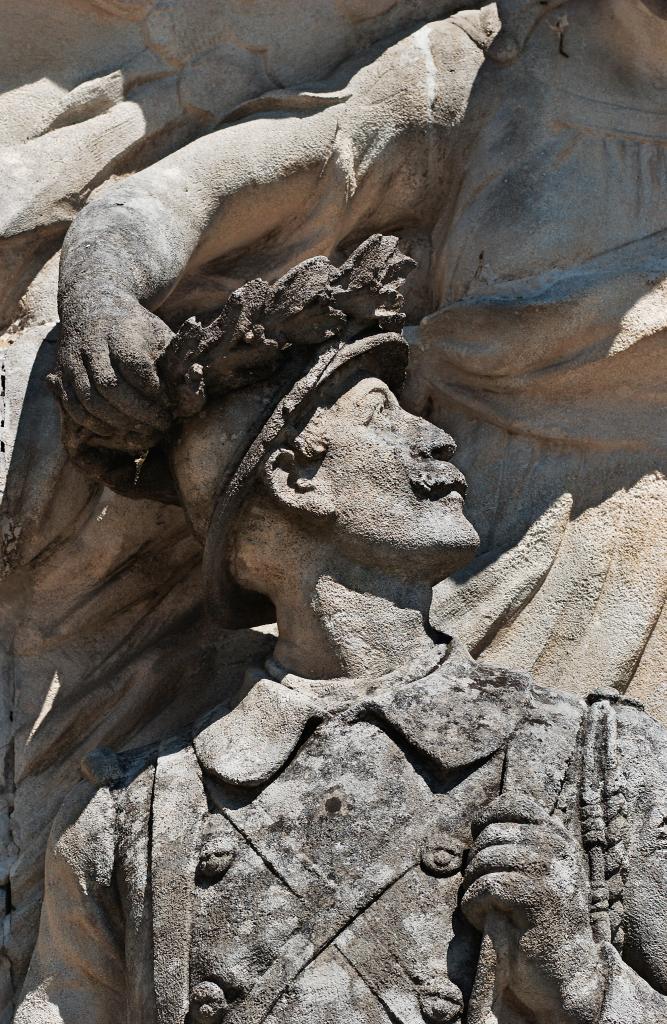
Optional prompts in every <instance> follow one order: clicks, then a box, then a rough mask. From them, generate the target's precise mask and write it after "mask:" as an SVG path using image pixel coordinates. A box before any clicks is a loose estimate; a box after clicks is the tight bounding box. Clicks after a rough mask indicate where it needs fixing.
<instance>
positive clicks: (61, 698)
mask: <svg viewBox="0 0 667 1024" xmlns="http://www.w3.org/2000/svg"><path fill="white" fill-rule="evenodd" d="M461 6H462V5H460V4H457V3H455V2H454V0H311V2H309V3H307V4H303V3H297V2H293V0H289V3H288V0H266V2H265V3H262V4H260V5H258V4H249V3H246V2H242V0H229V2H226V3H225V4H220V3H218V2H213V3H204V2H200V0H152V2H151V0H147V2H144V0H137V2H130V0H59V3H58V4H55V5H54V4H52V3H50V2H48V0H20V2H16V0H10V4H9V7H8V15H7V17H6V18H5V25H3V33H2V38H0V50H1V51H2V55H3V61H2V66H3V72H4V81H5V82H6V84H7V85H8V86H9V88H8V90H7V91H6V92H5V93H3V95H2V96H1V97H0V127H1V128H2V129H3V130H4V131H5V134H4V136H3V143H5V145H3V147H2V150H1V151H0V164H1V166H2V168H3V174H2V181H3V188H4V201H3V204H2V223H1V224H0V264H1V266H2V274H3V290H2V295H1V296H0V307H1V309H0V325H1V326H2V329H3V330H4V329H5V328H6V334H5V335H3V337H2V338H0V406H2V408H1V409H0V432H1V434H2V437H1V438H0V489H1V490H2V492H3V493H2V500H1V504H0V537H1V538H2V551H1V556H2V559H1V563H0V569H1V575H2V579H1V581H0V611H1V612H2V648H3V650H2V664H3V691H2V702H1V704H0V742H1V743H2V746H3V749H6V750H7V755H6V757H5V759H4V762H3V781H2V790H1V792H0V855H1V856H0V883H2V886H3V891H4V905H5V906H6V909H7V912H8V914H9V912H10V911H11V918H9V917H7V919H5V920H4V925H3V946H2V953H1V955H0V1020H2V1024H6V1021H7V1018H8V1016H9V1015H11V1003H12V993H15V992H16V991H17V990H18V988H19V987H20V985H21V982H22V979H23V977H24V974H25V971H26V969H27V965H28V962H29V958H30V955H31V952H32V948H33V945H34V941H35V936H36V930H37V924H38V918H39V909H40V900H41V891H42V878H43V855H44V847H45V844H46V837H47V835H48V832H49V828H50V825H51V821H52V818H53V816H54V814H55V812H56V809H57V807H58V806H59V804H60V801H61V799H62V797H63V795H64V794H65V793H66V792H67V791H68V790H69V788H70V787H71V785H72V784H73V783H74V781H75V780H76V778H77V775H78V764H79V761H80V759H81V757H82V756H83V755H85V754H86V752H87V751H89V750H90V749H92V748H94V747H96V746H99V745H100V744H108V745H111V746H113V747H114V748H115V749H120V748H123V747H131V746H134V745H136V744H140V743H144V742H148V741H152V740H153V739H154V738H155V737H156V736H159V735H163V734H167V733H169V732H170V731H175V730H177V729H178V728H179V727H181V726H182V725H183V724H184V723H185V721H187V719H188V718H189V717H191V716H192V715H193V714H197V713H199V712H200V711H202V710H203V709H204V708H206V707H208V706H209V705H210V704H211V702H212V701H213V700H214V699H215V687H214V684H213V681H214V680H216V679H217V678H218V671H219V670H222V671H223V674H225V676H226V677H227V678H229V680H230V686H231V685H232V684H235V682H236V681H237V679H238V676H239V675H240V674H241V672H242V667H243V666H244V665H245V664H246V663H247V661H248V660H249V659H252V658H260V659H261V657H262V655H263V654H264V653H265V652H266V648H267V643H268V641H267V640H266V638H265V637H264V636H263V635H261V634H258V633H257V632H254V631H251V630H247V631H245V632H244V633H243V634H240V633H239V634H237V635H236V636H234V637H233V638H230V637H228V636H225V635H219V634H213V635H212V636H209V637H203V636H202V625H201V623H202V616H201V600H202V588H201V574H200V565H201V549H200V545H199V544H198V542H197V541H196V539H195V537H194V536H193V535H192V533H191V530H190V528H189V526H188V524H187V522H186V520H185V518H184V515H183V512H182V509H181V508H180V507H179V506H178V505H174V504H169V503H167V502H165V501H161V502H160V503H158V502H156V501H154V500H153V499H152V498H146V500H142V501H135V500H132V499H129V498H126V497H124V496H123V495H122V494H120V493H119V492H118V491H112V490H110V488H109V487H106V486H103V485H102V484H100V483H99V480H100V478H101V477H100V475H98V476H97V477H96V476H95V475H94V474H92V475H91V473H90V472H81V471H80V470H79V469H77V467H76V466H75V465H74V463H73V462H72V460H71V459H70V458H68V457H67V456H66V454H65V452H64V450H63V446H62V444H61V442H60V434H59V428H58V417H57V409H56V404H55V403H54V402H53V400H52V397H51V396H50V394H49V393H48V391H47V388H46V385H45V380H46V376H47V374H48V373H49V372H53V371H54V370H56V369H57V367H56V366H55V365H54V364H55V360H56V355H57V351H58V348H59V341H58V338H59V336H60V332H61V331H62V335H63V339H64V340H63V344H62V350H61V361H62V366H63V369H64V370H66V380H65V387H66V389H67V391H68V394H70V395H71V397H72V398H73V399H76V400H77V401H78V402H79V403H80V404H81V403H82V402H83V408H84V409H86V406H87V407H88V408H87V411H86V415H90V414H92V415H93V416H95V412H96V411H97V412H98V413H101V415H102V420H103V421H104V424H105V429H110V430H111V434H110V435H109V436H111V438H112V440H113V441H114V443H115V444H118V443H121V442H123V437H125V438H127V436H128V435H132V434H133V435H134V436H133V437H131V440H132V442H133V444H134V457H135V458H138V459H139V460H141V458H142V456H143V453H144V451H145V446H146V445H147V444H148V445H150V442H151V440H152V439H153V437H157V436H158V435H161V432H162V431H163V429H165V427H166V424H167V422H168V421H169V419H170V416H171V413H170V406H169V403H170V402H171V401H172V398H171V397H170V396H168V395H167V389H166V383H165V377H164V373H165V369H164V364H163V363H160V364H159V365H158V367H157V370H156V367H155V366H154V360H155V358H156V357H157V356H158V353H159V351H160V350H161V347H162V346H164V345H168V344H169V342H170V341H171V338H172V332H173V331H174V330H176V329H178V327H179V326H180V324H181V322H182V320H183V318H184V317H185V316H189V315H190V314H193V313H194V314H197V315H199V316H202V317H205V316H207V315H208V314H210V313H212V312H213V311H215V310H217V309H218V308H219V307H220V306H221V304H222V303H223V301H224V300H225V299H226V298H227V297H228V295H229V294H230V293H231V292H232V291H233V290H234V289H235V288H237V287H238V286H239V285H241V284H242V283H243V282H244V281H246V280H249V279H251V278H253V277H257V276H261V277H263V278H266V279H267V280H270V281H275V280H276V279H277V278H278V277H279V276H280V275H281V274H283V273H284V272H285V271H286V270H287V269H288V268H290V267H292V266H294V265H295V264H296V263H297V262H298V261H299V260H302V259H304V258H306V257H309V256H312V255H315V254H321V253H323V254H325V255H327V256H329V257H331V258H332V260H333V261H334V262H335V263H336V264H340V263H342V262H344V260H345V259H346V258H347V257H348V256H349V254H350V252H351V251H352V250H353V249H354V247H355V246H356V244H357V243H358V242H359V240H360V239H362V238H365V237H367V236H368V235H369V234H370V233H371V232H374V231H385V230H386V231H392V232H395V233H396V234H398V235H399V236H400V239H401V244H402V248H403V249H404V250H405V251H407V252H409V253H410V254H411V255H412V256H413V257H414V258H415V259H416V260H417V262H418V265H419V269H418V270H417V271H416V272H415V273H414V274H412V275H411V278H410V280H409V282H408V287H407V290H406V312H407V314H408V322H409V327H408V328H407V329H406V331H405V334H406V337H408V339H409V341H410V344H411V350H412V355H411V362H410V366H411V369H410V376H409V380H408V382H407V386H406V389H405V391H404V393H403V399H402V400H403V404H404V405H405V407H406V408H407V409H409V410H410V411H412V412H420V413H423V414H424V415H425V416H426V418H428V419H430V420H432V421H434V422H435V423H437V424H439V425H440V426H441V427H443V428H445V429H447V430H448V431H451V432H452V433H454V434H455V436H456V437H457V438H458V439H459V441H460V442H461V446H460V451H459V453H458V454H457V456H456V457H455V458H456V461H457V465H458V466H459V467H460V468H461V469H462V470H463V471H464V472H465V474H466V476H467V478H468V480H469V482H470V494H469V497H468V508H469V514H470V517H471V519H472V521H473V522H474V523H475V526H476V529H477V530H478V532H479V534H480V537H481V545H480V550H479V553H478V555H477V556H476V557H475V559H473V561H472V562H471V563H470V564H469V565H468V566H466V567H464V568H463V569H462V570H460V571H459V572H457V573H455V574H453V575H452V576H451V577H449V578H448V579H447V580H445V581H444V582H443V583H442V584H440V585H439V586H438V587H436V589H435V592H434V599H433V605H432V622H433V624H434V626H437V627H438V628H440V629H441V630H443V631H444V632H455V633H456V634H457V635H460V636H461V637H462V638H464V640H465V641H466V643H467V644H468V645H469V647H470V649H471V651H472V652H473V654H474V655H475V656H476V657H478V658H480V659H481V660H482V661H483V660H485V659H488V660H489V662H491V663H494V664H499V665H503V666H505V667H509V668H517V667H520V668H522V669H525V670H527V671H530V672H531V674H532V676H533V677H534V679H535V680H536V681H537V682H539V683H541V684H544V685H548V686H553V687H555V688H557V689H563V690H565V691H569V692H574V693H576V694H578V695H580V696H583V695H586V694H587V693H589V692H591V691H592V690H593V689H595V688H596V687H597V686H599V685H601V684H604V685H606V686H610V687H613V688H614V689H616V690H617V691H618V692H622V693H627V694H628V695H630V696H633V697H637V698H640V699H641V700H642V701H643V702H644V703H645V705H646V707H647V708H648V709H649V710H650V711H651V713H652V714H653V715H654V716H655V717H657V718H659V719H661V720H662V721H664V720H665V710H664V708H665V693H666V692H667V691H666V690H665V683H664V663H665V657H666V654H667V631H666V628H665V626H666V623H667V617H666V615H665V611H664V599H665V593H666V592H667V578H666V574H665V566H666V565H667V554H666V553H665V537H666V536H667V533H666V531H665V529H664V518H665V512H664V509H665V481H664V466H665V431H664V428H663V422H664V415H665V399H664V395H665V394H666V393H667V390H666V389H665V356H664V352H665V351H666V349H665V323H666V322H665V309H666V308H667V304H666V302H665V245H664V241H665V239H664V233H665V226H666V223H667V210H666V208H665V190H664V187H663V184H662V183H663V180H664V177H665V151H666V150H665V139H666V138H667V118H666V117H665V112H664V101H663V96H664V93H665V87H666V86H667V81H666V80H665V79H666V75H665V63H664V52H665V47H666V46H667V40H666V32H667V19H666V17H665V14H666V11H665V5H664V2H663V0H567V2H557V0H548V2H543V0H499V3H498V4H497V5H496V4H490V5H486V6H483V7H482V8H481V9H477V8H478V7H479V4H478V3H473V4H472V5H471V9H469V10H459V9H458V8H460V7H461ZM35 25H37V26H39V29H38V31H35V27H34V26H35ZM306 40H307V45H306ZM322 76H326V77H324V79H322ZM316 79H319V80H316ZM24 83H25V84H24ZM17 86H20V88H18V87H17ZM192 140H196V141H192ZM163 158H165V159H163ZM135 172H138V173H135ZM80 210H82V212H81V214H80V215H79V211H80ZM75 216H76V223H75V226H74V228H73V230H72V232H71V233H70V234H69V236H68V240H67V243H66V245H65V247H64V249H63V250H62V260H61V264H62V272H61V298H60V313H61V314H62V325H58V324H56V321H57V319H58V317H59V312H58V310H57V306H56V286H57V281H58V264H59V260H60V256H61V252H60V246H61V244H62V240H63V237H64V234H65V231H66V229H67V227H68V226H69V224H70V223H71V222H72V220H73V219H74V218H75ZM107 356H109V357H110V359H111V362H112V367H113V374H114V375H115V376H113V377H112V376H111V372H110V370H109V365H108V363H107ZM156 374H157V376H156ZM114 402H115V404H114ZM109 417H111V419H112V423H111V424H109V423H108V419H109ZM137 417H138V419H137ZM137 427H139V429H137ZM99 428H100V424H99V423H98V424H97V426H96V428H95V429H96V430H97V432H98V433H99ZM112 435H113V436H112ZM123 443H124V442H123ZM116 450H118V449H116ZM89 455H90V453H89ZM90 468H91V467H90V466H89V467H88V469H90ZM153 470H154V471H155V477H156V478H158V477H160V475H161V474H160V472H159V467H157V465H154V466H153V467H151V466H150V465H149V464H148V463H145V464H144V465H143V467H142V471H141V473H140V475H139V479H140V482H141V483H142V484H144V485H145V486H146V491H145V493H146V494H148V493H150V491H149V487H148V485H149V483H150V479H151V473H152V472H153ZM125 472H127V471H125ZM131 472H132V473H133V472H134V467H132V469H131ZM162 478H163V479H164V477H162ZM102 479H103V478H102ZM116 484H118V480H117V479H116ZM135 490H136V489H135ZM153 495H154V497H161V498H163V499H164V498H167V497H169V495H168V494H164V493H163V494H162V495H158V492H157V490H155V491H153ZM185 673H188V675H189V677H190V678H192V679H193V686H192V691H191V696H190V701H189V702H188V703H187V704H184V703H183V701H182V700H181V697H180V687H181V680H182V678H183V675H184V674H185ZM2 1007H4V1008H5V1010H4V1017H3V1016H2V1009H1V1008H2Z"/></svg>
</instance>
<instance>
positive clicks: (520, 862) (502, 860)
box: [462, 843, 550, 891]
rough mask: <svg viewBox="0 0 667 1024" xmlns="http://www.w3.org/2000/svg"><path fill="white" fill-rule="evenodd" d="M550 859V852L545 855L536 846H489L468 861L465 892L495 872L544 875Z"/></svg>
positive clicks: (508, 844)
mask: <svg viewBox="0 0 667 1024" xmlns="http://www.w3.org/2000/svg"><path fill="white" fill-rule="evenodd" d="M549 859H550V852H549V853H547V854H545V853H543V852H542V851H541V850H539V849H536V848H535V847H534V846H524V845H520V844H517V843H502V844H501V845H497V846H488V847H487V848H486V849H484V850H480V851H479V852H478V853H477V854H475V856H474V857H472V858H471V859H470V860H469V861H468V866H467V868H466V873H465V878H464V880H463V887H462V888H463V891H465V890H466V889H467V888H469V887H470V886H471V885H472V884H473V883H474V882H476V881H477V879H478V878H481V876H482V875H484V874H488V873H491V872H495V871H522V872H524V874H536V875H543V874H544V872H545V870H546V869H547V861H548V860H549Z"/></svg>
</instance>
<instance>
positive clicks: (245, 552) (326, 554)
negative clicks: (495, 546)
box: [214, 374, 478, 593]
mask: <svg viewBox="0 0 667 1024" xmlns="http://www.w3.org/2000/svg"><path fill="white" fill-rule="evenodd" d="M454 450H455V445H454V442H453V440H452V438H451V437H450V436H449V435H448V434H446V433H445V432H444V431H442V430H440V429H439V428H437V427H435V426H433V424H431V423H429V422H428V421H426V420H424V419H421V418H420V417H416V416H412V415H410V414H409V413H407V412H406V411H405V410H404V409H402V408H401V406H400V404H399V401H398V399H397V398H396V396H395V395H394V394H393V392H392V390H391V388H390V387H389V385H388V384H387V383H386V382H385V381H383V380H382V379H380V378H379V377H375V376H368V375H364V376H358V375H354V374H352V375H351V377H348V378H347V379H346V378H345V377H343V379H342V380H339V381H334V382H333V387H332V388H330V389H328V393H326V394H324V395H322V396H320V397H319V400H318V401H317V404H316V406H315V408H314V410H313V412H312V415H311V416H310V418H309V419H308V420H307V422H306V423H305V425H303V426H302V427H301V428H300V429H295V430H294V431H293V433H292V435H291V436H288V437H286V438H284V439H283V440H282V441H281V443H280V444H279V445H276V446H274V447H273V448H272V450H271V451H270V453H269V454H268V457H267V458H266V459H265V460H264V461H263V463H262V465H261V467H260V469H259V471H258V472H257V475H256V478H255V483H254V486H253V488H252V490H251V493H250V494H249V496H248V498H247V500H246V502H245V504H244V507H243V509H242V510H241V514H240V515H238V516H237V518H236V521H235V523H234V526H233V544H232V550H231V572H232V575H233V576H234V578H235V579H236V582H237V583H239V584H240V585H241V586H243V587H244V588H246V589H248V588H252V589H257V588H259V589H262V588H263V584H264V585H265V586H264V589H265V592H269V593H270V591H271V578H270V577H271V575H274V574H276V573H284V572H285V571H288V572H289V571H291V572H292V573H293V572H294V570H295V568H296V570H297V572H298V571H299V568H300V567H301V568H302V570H303V574H304V575H305V576H306V577H307V576H308V573H309V569H310V570H311V571H312V570H313V569H314V568H315V567H316V565H317V566H319V567H320V568H322V567H325V569H329V570H330V571H331V572H332V573H335V572H336V570H337V569H341V570H344V571H345V570H348V571H349V568H350V566H354V567H358V568H359V569H361V570H362V576H363V571H364V570H370V571H371V572H373V573H377V572H378V571H385V572H387V573H391V574H392V575H396V576H400V577H401V578H403V579H404V580H406V582H414V583H418V584H419V583H426V584H429V585H430V586H433V584H435V583H437V582H438V581H440V580H442V579H444V578H445V577H446V576H448V575H449V574H450V573H452V572H453V571H454V570H456V569H458V568H460V566H461V565H463V564H465V562H467V561H468V560H469V558H470V557H471V554H472V553H473V552H474V551H475V549H476V546H477V543H478V538H477V534H476V533H475V531H474V530H473V528H472V526H471V525H470V523H469V522H468V520H467V519H466V518H465V515H464V513H463V501H464V497H465V490H466V484H465V479H464V477H463V475H462V474H461V473H460V472H459V471H458V470H457V469H456V468H455V467H454V466H453V465H452V464H451V462H450V461H449V459H450V458H451V456H452V454H453V453H454ZM308 563H310V565H309V564H308ZM214 571H215V570H214ZM282 582H283V584H284V582H285V581H284V580H283V581H282Z"/></svg>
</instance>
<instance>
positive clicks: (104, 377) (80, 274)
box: [60, 23, 481, 451]
mask: <svg viewBox="0 0 667 1024" xmlns="http://www.w3.org/2000/svg"><path fill="white" fill-rule="evenodd" d="M434 49H437V50H438V53H440V54H441V55H442V54H445V55H446V56H447V60H446V61H444V60H443V61H442V63H443V64H447V65H448V66H447V68H446V71H447V74H444V73H440V72H439V71H438V66H436V64H437V61H436V57H437V54H436V57H434ZM472 51H474V55H473V57H472V58H471V53H472ZM477 54H478V51H477V50H476V49H475V47H474V46H473V44H472V43H471V42H470V40H468V39H467V37H466V36H465V35H464V34H463V33H462V32H461V30H460V29H457V28H456V27H454V26H451V25H449V24H447V23H442V24H441V25H440V26H432V27H430V29H429V35H428V36H425V35H424V34H423V31H422V32H420V33H417V34H415V35H414V36H412V37H409V38H407V39H405V40H403V41H401V42H400V43H398V44H397V45H396V46H394V47H391V48H390V49H388V50H386V51H385V52H384V53H383V54H382V55H381V56H380V57H378V58H377V59H376V60H375V61H374V62H373V63H372V64H370V65H369V66H367V67H365V68H363V69H362V70H361V71H359V72H357V73H356V74H354V75H352V77H351V79H350V81H349V83H348V85H347V86H346V88H345V90H344V92H343V93H338V94H334V95H332V96H331V97H330V100H331V104H330V105H329V106H327V107H326V108H325V109H320V110H318V111H316V112H315V113H312V112H304V110H298V109H296V110H293V111H291V112H290V111H289V110H288V111H284V110H283V111H282V112H278V111H273V112H272V113H269V114H268V115H267V114H265V115H263V116H261V117H259V118H256V119H254V120H249V121H245V122H241V123H240V124H237V125H233V126H230V127H227V128H224V129H222V130H221V131H218V132H216V133H213V134H211V135H208V136H205V137H203V138H201V139H198V140H197V141H196V142H193V143H191V144H190V145H189V146H186V147H185V148H184V149H182V150H181V151H179V152H177V153H175V154H173V155H172V156H169V157H167V158H166V159H165V160H162V161H160V162H159V163H157V164H155V165H154V166H152V167H150V168H148V169H147V170H145V171H142V172H140V173H139V174H137V175H135V176H133V177H132V178H131V179H129V180H127V181H125V182H122V183H120V184H118V185H116V186H114V187H111V188H109V189H108V190H106V191H105V192H104V193H103V195H101V196H100V197H99V198H97V199H95V200H93V201H92V202H91V203H90V204H89V206H88V207H86V209H84V210H83V212H82V213H81V214H80V215H79V216H78V218H77V219H76V221H75V223H74V225H73V227H72V228H71V229H70V232H69V234H68V236H67V239H66V243H65V246H64V250H63V259H62V270H61V282H60V312H61V319H62V324H63V340H62V343H61V351H60V397H61V400H62V401H63V404H64V406H65V408H66V409H67V411H68V412H69V413H70V415H71V416H72V418H73V419H74V420H75V421H76V422H79V423H80V424H81V425H83V426H85V427H87V428H88V429H90V430H92V431H93V432H94V433H95V434H96V435H97V436H98V437H100V438H103V437H104V435H105V434H107V435H112V434H115V435H118V432H119V428H121V429H122V428H123V427H125V428H126V430H127V446H128V447H130V448H134V449H135V450H137V451H140V450H142V449H144V448H146V447H148V446H149V445H150V443H151V442H152V440H153V438H154V432H155V431H160V430H162V429H164V427H165V426H166V425H167V423H168V411H167V407H166V399H165V397H164V394H163V390H162V386H161V382H160V380H159V377H158V374H157V372H156V368H155V362H156V359H157V357H158V355H159V354H160V352H161V351H162V350H163V349H164V347H165V346H166V344H167V343H168V341H169V339H170V337H171V332H170V331H169V329H168V328H167V327H166V325H165V324H164V323H163V321H162V320H160V319H159V318H158V317H157V316H155V315H154V313H153V312H151V311H152V310H155V309H157V308H159V306H160V304H161V303H162V302H163V301H164V300H165V298H166V297H167V296H168V295H169V293H170V291H171V290H172V289H173V288H174V286H175V285H176V284H177V283H178V281H179V279H180V278H181V277H182V276H183V275H184V273H185V272H186V270H187V271H188V273H190V272H192V271H193V270H196V268H197V267H200V266H203V265H205V264H206V263H208V262H210V261H211V260H214V259H215V260H218V261H220V260H223V261H230V260H233V259H234V257H235V256H236V255H237V254H238V255H239V256H241V255H244V263H246V262H247V254H248V253H249V252H253V251H255V252H256V251H257V250H258V249H260V248H261V247H262V246H265V245H267V244H268V241H269V240H270V244H271V248H272V251H273V252H276V251H282V252H283V254H284V256H288V255H289V254H291V253H294V256H295V260H293V262H295V261H297V260H298V259H302V258H303V257H304V256H306V255H310V254H313V253H316V252H318V253H324V254H326V253H328V252H330V251H331V249H332V248H333V247H334V246H335V245H336V244H337V243H338V242H339V241H341V240H343V239H345V238H346V237H347V236H348V235H354V236H355V238H356V239H358V238H359V237H360V236H361V235H362V234H363V233H364V232H365V233H367V234H370V233H371V232H373V231H378V230H379V231H382V230H384V229H394V228H396V227H399V228H400V227H403V226H405V227H412V226H415V225H419V224H420V223H423V224H429V223H430V222H431V221H432V214H433V209H434V204H437V199H438V188H437V180H436V179H437V176H438V174H439V168H440V166H441V163H442V161H441V160H440V159H439V156H438V147H439V146H441V145H442V143H443V140H446V138H447V136H448V133H449V132H450V130H451V124H452V121H453V119H454V120H455V114H456V108H457V107H460V108H461V109H463V107H464V106H465V95H466V93H467V89H466V87H465V83H467V81H468V79H470V78H471V76H472V77H474V72H475V70H476V66H477V65H478V64H479V62H480V60H481V57H478V56H477ZM453 66H454V69H455V70H456V69H458V71H459V73H458V75H452V74H451V71H452V67H453ZM443 71H444V67H443ZM462 80H463V82H464V87H463V88H462V87H461V81H462ZM438 90H440V91H443V90H448V91H449V92H452V94H453V95H454V97H455V98H454V99H451V97H450V98H449V99H448V98H447V97H445V102H443V103H442V104H441V105H440V106H438V105H437V104H436V100H437V99H438V96H437V93H438ZM295 100H298V97H297V98H295ZM279 102H281V101H280V100H279V99H277V100H276V104H277V105H278V103H279ZM284 105H285V104H284V100H283V101H282V106H283V107H284ZM453 112H454V113H453ZM438 118H440V120H441V122H442V123H441V124H439V123H438ZM253 262H254V263H255V266H257V265H258V263H259V265H261V260H259V261H258V260H257V259H255V260H254V261H253Z"/></svg>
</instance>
